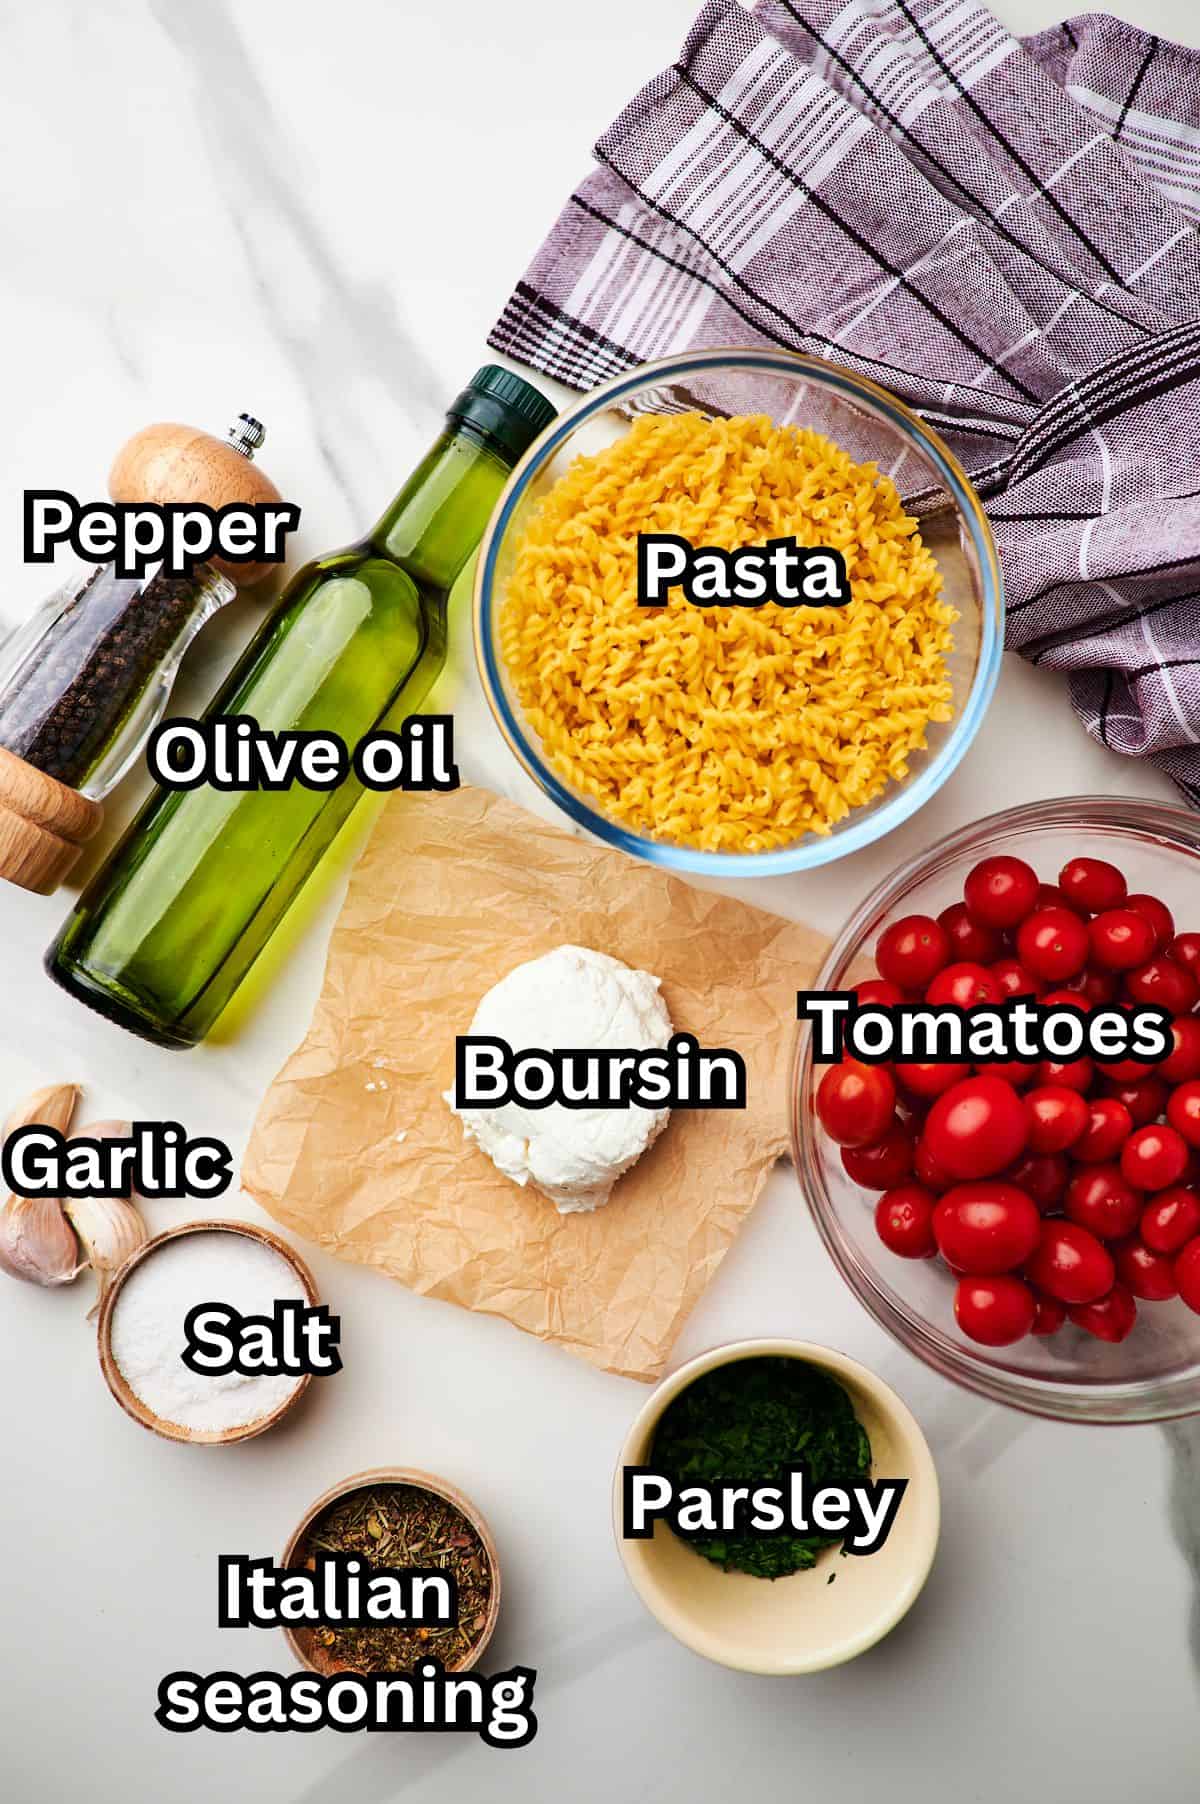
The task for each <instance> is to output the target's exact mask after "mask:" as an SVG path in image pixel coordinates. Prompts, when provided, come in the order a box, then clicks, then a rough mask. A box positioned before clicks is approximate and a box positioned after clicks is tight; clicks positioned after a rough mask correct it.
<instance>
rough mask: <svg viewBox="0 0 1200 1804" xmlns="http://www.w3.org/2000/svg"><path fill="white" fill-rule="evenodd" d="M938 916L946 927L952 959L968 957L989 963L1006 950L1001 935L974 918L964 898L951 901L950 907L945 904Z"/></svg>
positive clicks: (978, 962)
mask: <svg viewBox="0 0 1200 1804" xmlns="http://www.w3.org/2000/svg"><path fill="white" fill-rule="evenodd" d="M938 920H939V921H940V922H941V924H942V926H943V927H944V928H945V929H946V937H947V939H948V940H949V941H950V957H951V959H968V960H972V961H973V962H974V963H976V964H981V965H990V964H991V962H992V960H993V959H994V958H999V956H1000V954H1001V953H1002V952H1003V950H1004V940H1003V938H1002V936H1001V935H1000V934H999V933H998V932H997V931H996V929H995V928H994V927H985V926H984V924H983V923H982V922H981V921H973V920H972V919H971V917H970V915H969V914H968V913H967V905H966V903H965V902H952V903H951V904H950V906H949V908H943V910H942V912H941V914H940V915H939V916H938Z"/></svg>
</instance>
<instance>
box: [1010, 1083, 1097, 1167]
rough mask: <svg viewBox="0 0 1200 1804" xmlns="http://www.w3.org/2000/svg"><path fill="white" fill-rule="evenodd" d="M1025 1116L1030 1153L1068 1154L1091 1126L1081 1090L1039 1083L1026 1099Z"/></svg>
mask: <svg viewBox="0 0 1200 1804" xmlns="http://www.w3.org/2000/svg"><path fill="white" fill-rule="evenodd" d="M1025 1118H1026V1120H1027V1122H1028V1123H1029V1149H1030V1151H1031V1152H1035V1153H1065V1152H1066V1150H1067V1148H1068V1146H1074V1144H1075V1142H1076V1141H1077V1140H1078V1138H1079V1136H1080V1135H1081V1134H1082V1133H1083V1132H1084V1130H1085V1128H1086V1127H1087V1125H1088V1105H1087V1103H1086V1102H1084V1100H1083V1098H1082V1096H1080V1094H1079V1092H1078V1090H1068V1089H1067V1088H1066V1087H1065V1085H1062V1084H1039V1086H1038V1088H1037V1089H1036V1090H1031V1091H1030V1092H1029V1095H1028V1096H1027V1097H1026V1098H1025Z"/></svg>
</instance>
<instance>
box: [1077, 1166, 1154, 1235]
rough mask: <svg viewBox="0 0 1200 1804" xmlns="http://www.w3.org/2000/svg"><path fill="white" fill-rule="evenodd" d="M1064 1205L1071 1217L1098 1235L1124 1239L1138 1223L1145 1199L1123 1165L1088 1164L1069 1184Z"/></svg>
mask: <svg viewBox="0 0 1200 1804" xmlns="http://www.w3.org/2000/svg"><path fill="white" fill-rule="evenodd" d="M1063 1208H1064V1211H1065V1212H1066V1215H1067V1216H1068V1218H1069V1219H1070V1220H1071V1221H1073V1222H1077V1223H1078V1224H1079V1226H1080V1227H1081V1228H1087V1229H1088V1230H1089V1232H1091V1233H1092V1234H1095V1235H1096V1237H1097V1238H1098V1239H1100V1240H1120V1239H1121V1238H1122V1236H1123V1235H1126V1234H1132V1232H1133V1230H1134V1229H1135V1228H1136V1227H1137V1224H1138V1217H1139V1216H1140V1215H1141V1212H1142V1199H1141V1197H1140V1196H1139V1195H1138V1193H1137V1191H1136V1190H1134V1188H1133V1187H1132V1185H1131V1184H1128V1183H1127V1182H1126V1181H1125V1179H1124V1178H1123V1177H1122V1176H1121V1169H1120V1167H1119V1166H1117V1165H1085V1166H1084V1167H1083V1169H1082V1170H1080V1171H1077V1172H1076V1173H1075V1176H1074V1177H1073V1178H1072V1179H1071V1181H1070V1183H1069V1184H1068V1185H1067V1190H1066V1196H1065V1197H1064V1199H1063Z"/></svg>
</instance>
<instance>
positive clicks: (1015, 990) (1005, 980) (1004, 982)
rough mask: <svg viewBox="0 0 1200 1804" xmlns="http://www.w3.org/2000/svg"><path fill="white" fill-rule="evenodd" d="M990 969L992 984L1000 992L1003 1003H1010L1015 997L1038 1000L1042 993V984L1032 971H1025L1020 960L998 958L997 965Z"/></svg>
mask: <svg viewBox="0 0 1200 1804" xmlns="http://www.w3.org/2000/svg"><path fill="white" fill-rule="evenodd" d="M989 968H990V970H991V973H992V982H993V983H994V984H995V986H996V988H997V989H998V990H999V992H1000V999H1001V1001H1003V1002H1007V1001H1009V1000H1010V999H1011V998H1012V997H1014V996H1032V997H1035V998H1036V997H1038V996H1040V995H1041V993H1042V986H1041V984H1040V983H1039V982H1038V980H1037V978H1036V977H1035V976H1034V975H1033V972H1032V971H1027V970H1026V969H1025V967H1024V965H1023V964H1022V963H1021V961H1020V959H1019V958H998V959H997V960H996V962H995V964H994V965H992V966H990V967H989Z"/></svg>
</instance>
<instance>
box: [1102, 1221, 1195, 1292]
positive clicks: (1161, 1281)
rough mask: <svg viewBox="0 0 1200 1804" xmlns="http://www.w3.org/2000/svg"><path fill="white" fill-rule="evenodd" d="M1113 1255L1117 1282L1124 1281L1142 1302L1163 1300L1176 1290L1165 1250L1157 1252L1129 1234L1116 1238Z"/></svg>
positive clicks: (1176, 1286)
mask: <svg viewBox="0 0 1200 1804" xmlns="http://www.w3.org/2000/svg"><path fill="white" fill-rule="evenodd" d="M1112 1256H1113V1264H1114V1265H1115V1266H1116V1268H1117V1283H1118V1284H1123V1285H1124V1286H1125V1288H1126V1290H1130V1291H1132V1292H1133V1294H1134V1296H1135V1297H1141V1299H1142V1301H1143V1302H1144V1303H1165V1302H1166V1301H1167V1298H1168V1297H1174V1296H1177V1295H1178V1294H1179V1286H1178V1284H1176V1282H1175V1271H1174V1268H1173V1266H1172V1263H1171V1261H1170V1259H1168V1258H1167V1255H1166V1254H1165V1253H1156V1252H1155V1251H1154V1250H1153V1248H1152V1247H1148V1246H1146V1245H1145V1243H1144V1242H1143V1241H1141V1240H1139V1239H1138V1237H1137V1235H1136V1234H1131V1235H1130V1236H1129V1238H1128V1239H1127V1240H1119V1241H1118V1242H1117V1244H1116V1246H1115V1247H1114V1248H1113V1250H1112Z"/></svg>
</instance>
